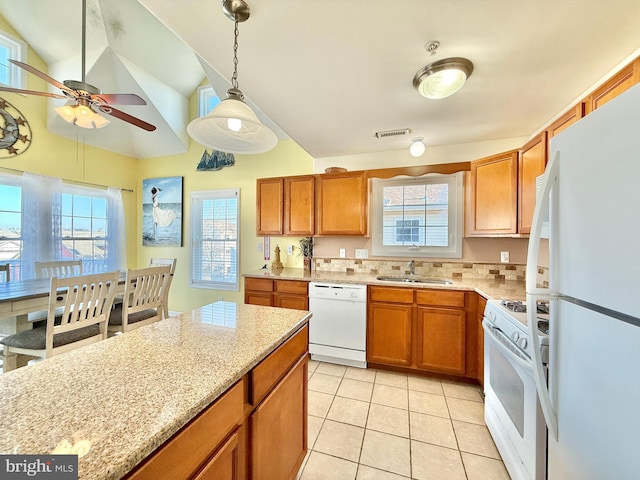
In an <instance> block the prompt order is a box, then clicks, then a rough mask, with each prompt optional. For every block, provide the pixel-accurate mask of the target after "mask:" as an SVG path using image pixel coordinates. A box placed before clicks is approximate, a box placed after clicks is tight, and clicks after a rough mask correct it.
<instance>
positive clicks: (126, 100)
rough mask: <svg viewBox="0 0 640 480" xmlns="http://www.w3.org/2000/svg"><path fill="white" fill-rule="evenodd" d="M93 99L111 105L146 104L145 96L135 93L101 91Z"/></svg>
mask: <svg viewBox="0 0 640 480" xmlns="http://www.w3.org/2000/svg"><path fill="white" fill-rule="evenodd" d="M92 99H93V100H94V101H97V102H100V103H107V104H109V105H146V104H147V102H145V100H144V98H142V97H140V96H138V95H136V94H135V93H100V94H99V95H93V96H92Z"/></svg>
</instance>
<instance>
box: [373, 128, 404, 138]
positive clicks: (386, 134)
mask: <svg viewBox="0 0 640 480" xmlns="http://www.w3.org/2000/svg"><path fill="white" fill-rule="evenodd" d="M410 133H411V129H410V128H402V129H400V130H385V131H384V132H376V133H375V137H376V138H385V137H397V136H398V135H409V134H410Z"/></svg>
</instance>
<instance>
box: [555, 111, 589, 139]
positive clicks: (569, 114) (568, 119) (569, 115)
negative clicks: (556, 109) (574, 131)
mask: <svg viewBox="0 0 640 480" xmlns="http://www.w3.org/2000/svg"><path fill="white" fill-rule="evenodd" d="M584 109H585V104H584V102H580V103H578V104H577V105H576V106H575V107H573V108H572V109H570V110H567V111H566V112H565V113H564V114H563V115H561V116H560V117H558V118H557V119H556V120H555V121H554V122H553V123H552V124H551V125H549V127H547V137H548V138H552V137H555V136H556V135H557V134H559V133H560V132H561V131H563V130H564V129H566V128H569V127H570V126H571V125H573V124H574V123H576V122H577V121H578V120H580V119H581V118H582V117H584Z"/></svg>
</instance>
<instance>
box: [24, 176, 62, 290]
mask: <svg viewBox="0 0 640 480" xmlns="http://www.w3.org/2000/svg"><path fill="white" fill-rule="evenodd" d="M61 188H62V180H61V179H59V178H51V177H45V176H43V175H34V174H32V173H27V172H25V173H24V174H23V181H22V241H23V248H22V256H21V257H22V262H21V263H22V265H21V276H22V278H23V279H27V278H35V277H36V275H35V268H34V262H38V261H41V262H47V261H53V260H59V258H58V255H59V252H60V245H61V243H62V238H61V225H60V221H59V219H60V214H61V204H60V190H61Z"/></svg>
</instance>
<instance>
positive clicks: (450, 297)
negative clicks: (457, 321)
mask: <svg viewBox="0 0 640 480" xmlns="http://www.w3.org/2000/svg"><path fill="white" fill-rule="evenodd" d="M416 303H417V304H418V305H441V306H445V307H459V308H464V292H460V291H453V290H416Z"/></svg>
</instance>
